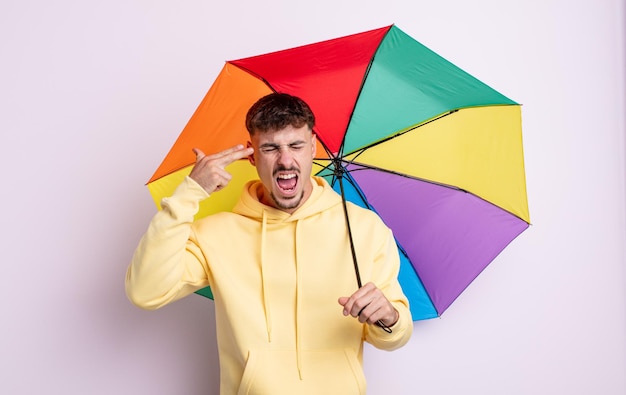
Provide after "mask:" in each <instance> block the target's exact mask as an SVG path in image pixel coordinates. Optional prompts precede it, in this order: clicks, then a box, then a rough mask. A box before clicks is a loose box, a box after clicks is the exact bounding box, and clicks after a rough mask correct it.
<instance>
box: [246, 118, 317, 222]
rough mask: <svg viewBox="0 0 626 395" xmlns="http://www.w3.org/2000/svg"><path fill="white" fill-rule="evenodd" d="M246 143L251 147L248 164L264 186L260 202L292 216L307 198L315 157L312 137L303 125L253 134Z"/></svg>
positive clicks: (310, 188) (309, 191) (310, 186)
mask: <svg viewBox="0 0 626 395" xmlns="http://www.w3.org/2000/svg"><path fill="white" fill-rule="evenodd" d="M250 139H251V142H250V143H249V144H248V145H249V146H252V147H253V148H254V153H253V154H252V156H251V157H250V163H252V165H253V166H255V167H256V170H257V173H258V174H259V178H260V179H261V182H262V183H263V186H264V191H263V196H262V197H261V202H262V203H264V204H266V205H268V206H271V207H274V208H277V209H279V210H282V211H285V212H287V213H290V214H291V213H293V212H294V211H296V209H298V208H299V207H300V206H302V204H303V203H304V202H305V201H306V200H307V199H308V198H309V196H310V195H311V191H312V190H313V185H312V184H311V181H310V176H311V169H312V167H313V158H314V157H315V148H316V144H315V135H314V134H313V133H311V130H310V129H309V127H308V126H307V125H304V126H303V127H301V128H294V127H293V126H287V127H286V128H284V129H281V130H278V131H272V132H256V133H255V134H254V135H253V136H252V137H251V138H250Z"/></svg>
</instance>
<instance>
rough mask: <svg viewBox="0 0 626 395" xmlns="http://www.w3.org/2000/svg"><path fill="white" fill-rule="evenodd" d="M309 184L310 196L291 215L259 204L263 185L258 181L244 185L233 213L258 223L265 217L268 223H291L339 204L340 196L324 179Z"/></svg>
mask: <svg viewBox="0 0 626 395" xmlns="http://www.w3.org/2000/svg"><path fill="white" fill-rule="evenodd" d="M311 182H312V183H313V190H312V192H311V196H309V198H308V199H307V200H306V201H305V202H304V204H303V205H302V206H301V207H300V208H298V209H297V210H296V211H295V212H294V213H293V214H289V213H286V212H284V211H282V210H279V209H277V208H274V207H270V206H267V205H265V204H263V203H261V202H260V201H259V196H260V195H261V193H262V191H263V184H262V183H261V181H259V180H255V181H250V182H248V183H247V184H246V186H245V187H244V193H242V195H241V197H240V199H239V202H237V204H236V205H235V207H234V208H233V212H234V213H236V214H239V215H243V216H245V217H248V218H253V219H256V220H258V221H262V220H263V216H264V215H265V216H267V221H268V223H275V222H291V221H299V220H301V219H304V218H307V217H310V216H312V215H315V214H317V213H319V212H322V211H324V210H327V209H329V208H331V207H333V206H335V205H337V204H341V196H339V195H338V194H337V193H336V192H335V191H334V190H333V189H332V187H331V186H330V185H329V184H328V182H326V180H325V179H323V178H321V177H311Z"/></svg>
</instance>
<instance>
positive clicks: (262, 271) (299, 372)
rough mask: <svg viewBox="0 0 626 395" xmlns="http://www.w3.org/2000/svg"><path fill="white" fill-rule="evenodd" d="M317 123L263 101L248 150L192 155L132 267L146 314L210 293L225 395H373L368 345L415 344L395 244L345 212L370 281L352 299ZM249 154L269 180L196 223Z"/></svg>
mask: <svg viewBox="0 0 626 395" xmlns="http://www.w3.org/2000/svg"><path fill="white" fill-rule="evenodd" d="M314 123H315V118H314V116H313V113H312V112H311V110H310V108H309V107H308V105H307V104H306V103H304V102H303V101H302V100H300V99H299V98H297V97H293V96H290V95H287V94H279V93H274V94H270V95H268V96H265V97H263V98H261V99H260V100H259V101H258V102H257V103H255V104H254V105H253V106H252V107H251V108H250V110H249V112H248V115H247V119H246V127H247V128H248V131H249V132H250V142H249V143H248V146H247V147H245V148H244V147H243V146H236V147H233V148H231V149H228V150H225V151H223V152H220V153H217V154H213V155H205V154H204V153H203V152H201V151H200V150H195V152H196V155H197V159H196V165H195V166H194V168H193V170H192V171H191V173H190V174H189V177H187V178H186V179H185V180H184V182H183V183H182V184H181V185H180V186H179V187H178V189H177V190H176V192H175V193H174V195H173V196H172V197H170V198H166V199H164V200H163V202H162V207H163V210H161V211H160V212H158V213H157V214H156V215H155V217H154V218H153V220H152V222H151V223H150V226H149V228H148V231H147V232H146V234H145V235H144V237H143V238H142V240H141V242H140V244H139V246H138V247H137V251H136V252H135V255H134V257H133V260H132V263H131V264H130V267H129V268H128V273H127V278H126V291H127V294H128V296H129V298H130V300H131V301H132V302H133V303H135V304H136V305H138V306H140V307H142V308H145V309H156V308H159V307H161V306H163V305H165V304H167V303H170V302H172V301H174V300H177V299H180V298H182V297H184V296H186V295H189V294H190V293H193V292H194V291H196V290H198V289H200V288H204V287H206V286H208V285H210V286H211V289H212V291H213V294H214V296H215V309H216V324H217V341H218V349H219V358H220V369H221V371H220V377H221V378H220V392H221V394H223V395H226V394H271V395H280V394H289V395H293V394H298V395H301V394H320V393H326V394H337V395H349V394H364V393H365V389H366V383H365V378H364V375H363V370H362V352H363V341H364V340H365V341H368V342H369V343H371V344H373V345H374V346H375V347H378V348H381V349H385V350H393V349H396V348H398V347H400V346H402V345H404V344H405V343H406V342H407V341H408V340H409V338H410V336H411V333H412V329H413V325H412V319H411V315H410V312H409V309H408V302H407V300H406V297H405V296H404V294H403V293H402V290H401V288H400V285H399V283H398V281H397V275H398V270H399V258H398V253H397V248H396V245H395V242H394V239H393V236H392V233H391V231H390V230H389V229H388V228H387V227H386V226H385V225H384V224H383V222H382V221H381V220H380V218H379V217H378V216H377V215H376V214H375V213H373V212H372V211H369V210H365V209H362V208H360V207H357V206H356V205H352V204H348V215H349V218H350V221H351V223H352V224H354V226H353V229H352V233H353V240H354V243H355V249H356V253H357V257H358V262H359V271H360V274H361V277H362V278H363V281H364V282H366V284H365V285H364V286H363V287H361V289H358V290H357V289H356V288H357V285H356V280H355V273H354V266H353V264H352V255H351V250H350V244H349V243H350V242H349V238H348V234H347V229H346V224H345V217H344V213H343V206H342V201H341V197H340V196H339V195H338V194H337V193H335V192H334V191H333V189H332V188H331V187H330V186H329V185H328V184H327V183H326V181H325V180H324V179H322V178H317V177H311V169H312V162H313V158H314V157H315V150H316V141H315V139H316V137H315V135H314V134H313V133H312V129H313V126H314ZM246 157H248V159H249V161H250V163H251V164H252V165H254V166H255V167H256V170H257V172H258V175H259V178H260V181H253V182H250V183H248V184H247V185H246V187H245V188H244V190H243V191H242V194H241V197H240V200H239V202H238V203H237V205H236V206H235V208H234V209H233V212H228V213H219V214H216V215H212V216H209V217H207V218H204V219H201V220H199V221H195V222H194V220H193V217H194V215H195V214H196V212H197V210H198V205H199V203H200V201H202V200H203V199H206V198H209V197H210V195H211V194H213V193H218V191H219V190H221V189H222V188H224V187H226V186H227V184H228V182H229V181H230V179H231V175H230V174H229V173H228V172H226V171H225V170H224V169H225V167H226V166H227V165H228V164H230V163H232V162H234V161H236V160H239V159H244V158H246ZM378 321H380V322H381V323H383V324H384V325H386V326H388V327H389V328H390V329H391V333H389V332H388V331H385V330H384V328H382V327H381V326H379V325H377V324H376V323H377V322H378Z"/></svg>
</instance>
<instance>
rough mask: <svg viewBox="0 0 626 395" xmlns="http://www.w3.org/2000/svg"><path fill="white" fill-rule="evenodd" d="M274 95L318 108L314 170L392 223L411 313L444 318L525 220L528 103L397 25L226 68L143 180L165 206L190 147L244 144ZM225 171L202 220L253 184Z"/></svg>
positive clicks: (189, 162) (244, 166)
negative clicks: (255, 113)
mask: <svg viewBox="0 0 626 395" xmlns="http://www.w3.org/2000/svg"><path fill="white" fill-rule="evenodd" d="M274 91H276V92H284V93H289V94H292V95H295V96H298V97H300V98H302V99H303V100H305V101H306V102H307V103H308V104H309V105H310V107H311V109H312V110H313V112H314V113H315V115H316V121H317V122H316V123H317V125H316V128H315V133H316V134H317V137H318V139H317V141H318V144H319V146H318V149H317V152H318V156H319V158H316V159H315V165H314V169H313V172H314V174H317V175H320V176H323V177H326V178H327V179H328V181H329V182H330V183H331V185H332V186H333V187H334V188H335V189H336V190H338V191H339V190H340V185H339V182H337V181H338V179H342V180H343V182H342V183H341V184H342V185H341V186H343V194H344V196H345V197H346V199H348V200H350V201H352V202H354V203H356V204H359V205H361V206H363V207H366V208H369V209H371V210H374V211H376V212H377V213H378V214H379V215H380V216H381V218H382V219H383V221H385V223H386V224H387V225H388V226H389V227H390V228H391V229H392V230H393V232H394V235H395V237H396V241H397V244H398V249H399V251H400V256H401V267H400V275H399V280H400V284H401V285H402V288H403V290H404V292H405V294H406V295H407V297H408V298H409V302H410V307H411V313H412V314H413V319H414V320H419V319H427V318H433V317H437V316H440V315H441V314H442V313H443V312H444V311H445V310H446V309H447V308H448V307H449V306H450V304H451V303H452V302H453V301H454V300H455V299H456V298H457V297H458V296H459V295H460V294H461V293H462V292H463V290H464V289H466V287H467V286H468V285H469V284H470V283H471V282H472V281H473V280H474V279H475V278H476V276H478V274H479V273H480V272H481V271H482V270H484V268H485V267H486V266H487V265H488V264H489V263H490V262H491V261H492V260H493V259H494V258H495V257H496V256H497V255H498V254H499V253H500V252H501V251H502V250H503V249H504V248H505V247H506V246H507V245H508V244H509V243H510V242H511V241H512V240H513V239H514V238H515V237H517V236H518V235H519V234H520V233H521V232H523V231H524V230H525V229H526V228H527V227H528V224H529V222H530V218H529V212H528V203H527V198H526V182H525V174H524V160H523V150H522V134H521V109H520V105H519V104H517V103H516V102H514V101H512V100H511V99H509V98H507V97H505V96H504V95H502V94H500V93H499V92H497V91H495V90H494V89H492V88H490V87H489V86H487V85H486V84H484V83H482V82H481V81H479V80H477V79H476V78H474V77H472V76H471V75H469V74H468V73H466V72H464V71H463V70H461V69H460V68H458V67H456V66H455V65H453V64H452V63H450V62H448V61H447V60H445V59H444V58H442V57H441V56H439V55H437V54H436V53H434V52H433V51H431V50H429V49H428V48H426V47H425V46H423V45H422V44H420V43H419V42H417V41H415V40H414V39H412V38H411V37H409V36H408V35H407V34H405V33H404V32H403V31H401V30H400V29H399V28H397V27H396V26H393V25H392V26H387V27H383V28H380V29H375V30H371V31H367V32H363V33H359V34H354V35H350V36H346V37H341V38H336V39H332V40H327V41H323V42H319V43H314V44H310V45H305V46H301V47H297V48H292V49H287V50H283V51H278V52H273V53H269V54H264V55H260V56H254V57H250V58H245V59H240V60H235V61H229V62H226V64H225V65H224V68H223V69H222V71H221V72H220V74H219V75H218V77H217V79H216V81H215V82H214V84H213V85H212V87H211V88H210V90H209V92H208V93H207V95H206V96H205V98H204V99H203V101H202V103H201V104H200V106H199V107H198V109H197V110H196V112H195V113H194V114H193V116H192V117H191V119H190V121H189V123H188V124H187V126H186V127H185V128H184V130H183V131H182V133H181V134H180V136H179V137H178V140H177V141H176V142H175V144H174V146H173V147H172V149H171V150H170V152H169V153H168V154H167V156H166V157H165V159H164V160H163V162H162V163H161V165H160V166H159V168H158V169H157V171H156V172H155V173H154V175H153V177H152V178H151V179H150V180H149V182H148V188H149V190H150V192H151V194H152V196H153V198H154V200H155V203H156V204H157V206H159V204H160V200H161V199H162V198H163V197H165V196H169V195H170V194H171V193H172V192H173V191H174V189H175V188H176V186H177V185H178V184H179V183H180V182H181V181H182V179H183V178H184V177H185V176H186V175H187V174H189V172H190V170H191V167H192V166H193V164H194V163H195V155H194V153H193V152H192V148H194V147H198V148H200V149H202V150H203V151H204V152H218V151H221V150H223V149H226V148H229V147H231V146H233V145H235V144H241V143H245V141H247V140H248V133H247V131H246V129H245V115H246V112H247V110H248V108H249V107H250V106H251V105H252V104H253V103H254V102H256V101H257V100H258V99H259V98H261V97H262V96H265V95H266V94H269V93H271V92H274ZM227 170H229V171H230V172H231V173H232V174H233V175H234V177H233V181H231V185H230V186H229V188H226V189H225V190H223V191H220V193H218V194H214V195H213V196H212V198H211V199H210V202H208V201H206V202H203V204H201V208H200V211H199V213H198V215H197V217H202V216H206V215H208V214H211V213H215V212H218V211H223V210H230V209H231V208H232V207H233V206H234V204H235V202H236V201H237V198H238V196H239V193H240V190H241V188H240V187H242V186H243V184H245V183H246V182H247V181H249V180H250V179H254V178H256V171H255V169H254V168H253V167H252V166H251V165H250V164H248V162H247V161H238V162H236V163H233V164H232V165H230V167H229V168H228V169H227ZM338 170H341V171H338ZM338 174H339V175H341V177H338ZM353 226H358V224H354V225H353ZM199 293H201V294H204V295H205V296H210V291H209V290H205V291H200V292H199Z"/></svg>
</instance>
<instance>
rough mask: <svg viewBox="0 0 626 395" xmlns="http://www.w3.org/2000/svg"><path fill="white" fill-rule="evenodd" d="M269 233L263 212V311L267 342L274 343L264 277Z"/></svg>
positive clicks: (265, 214)
mask: <svg viewBox="0 0 626 395" xmlns="http://www.w3.org/2000/svg"><path fill="white" fill-rule="evenodd" d="M266 233H267V213H266V212H265V210H263V220H262V223H261V287H262V288H263V309H264V310H265V326H266V329H267V341H268V342H270V343H271V342H272V314H271V311H270V306H269V303H268V302H267V284H266V283H265V276H264V275H263V264H264V263H265V244H266V237H265V235H266Z"/></svg>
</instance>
